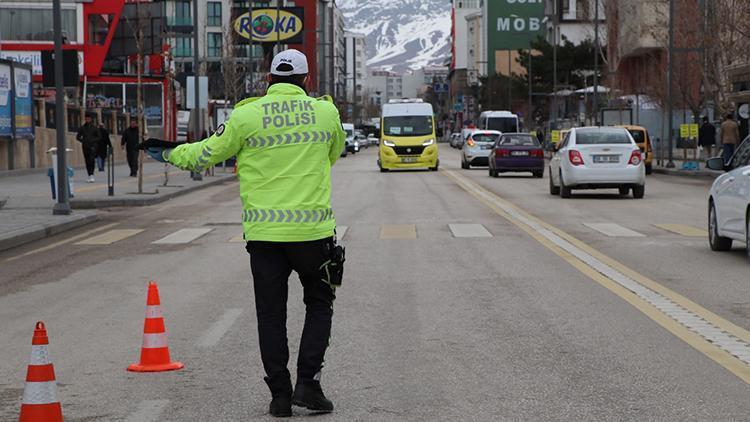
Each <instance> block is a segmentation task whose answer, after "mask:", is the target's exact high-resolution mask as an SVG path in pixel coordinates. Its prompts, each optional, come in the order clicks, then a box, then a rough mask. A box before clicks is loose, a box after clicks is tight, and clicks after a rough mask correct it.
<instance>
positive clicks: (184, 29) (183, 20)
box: [166, 16, 193, 34]
mask: <svg viewBox="0 0 750 422" xmlns="http://www.w3.org/2000/svg"><path fill="white" fill-rule="evenodd" d="M166 20H167V32H168V33H171V34H192V33H193V18H192V17H190V16H167V19H166Z"/></svg>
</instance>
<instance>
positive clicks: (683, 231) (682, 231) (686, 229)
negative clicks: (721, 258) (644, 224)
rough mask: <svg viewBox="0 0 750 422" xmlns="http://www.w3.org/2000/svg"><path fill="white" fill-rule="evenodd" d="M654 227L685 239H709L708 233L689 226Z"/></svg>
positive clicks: (657, 225) (667, 225)
mask: <svg viewBox="0 0 750 422" xmlns="http://www.w3.org/2000/svg"><path fill="white" fill-rule="evenodd" d="M654 226H656V227H658V228H660V229H662V230H666V231H668V232H672V233H676V234H679V235H682V236H685V237H708V232H707V231H705V230H703V229H699V228H697V227H693V226H688V225H687V224H654Z"/></svg>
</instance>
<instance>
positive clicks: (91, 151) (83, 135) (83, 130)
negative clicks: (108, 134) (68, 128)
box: [76, 116, 101, 183]
mask: <svg viewBox="0 0 750 422" xmlns="http://www.w3.org/2000/svg"><path fill="white" fill-rule="evenodd" d="M100 137H101V131H100V130H99V128H98V127H97V126H96V125H95V124H94V122H93V119H92V118H91V116H86V118H85V123H84V124H83V126H81V127H80V128H79V129H78V134H77V135H76V139H77V140H78V142H80V143H81V144H82V146H83V159H84V160H85V161H86V172H87V173H88V175H89V178H88V180H86V181H87V182H88V183H94V169H95V163H94V159H95V158H96V150H97V148H98V147H99V138H100Z"/></svg>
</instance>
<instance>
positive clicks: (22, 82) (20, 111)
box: [13, 66, 34, 138]
mask: <svg viewBox="0 0 750 422" xmlns="http://www.w3.org/2000/svg"><path fill="white" fill-rule="evenodd" d="M13 83H14V85H15V94H16V95H15V104H14V105H15V114H16V116H15V123H16V127H15V129H16V136H17V137H23V138H29V137H32V136H34V119H33V114H32V113H33V105H34V103H33V98H32V95H31V94H32V93H31V69H30V68H28V67H21V66H13Z"/></svg>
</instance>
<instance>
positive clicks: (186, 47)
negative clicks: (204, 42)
mask: <svg viewBox="0 0 750 422" xmlns="http://www.w3.org/2000/svg"><path fill="white" fill-rule="evenodd" d="M173 55H174V56H175V57H190V56H192V55H193V39H192V38H177V44H176V45H175V48H174V51H173Z"/></svg>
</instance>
